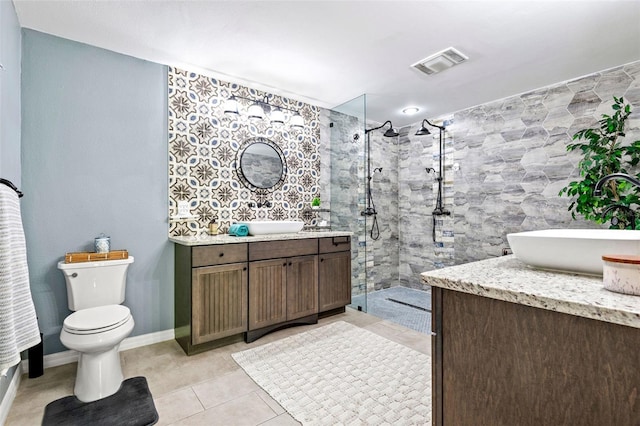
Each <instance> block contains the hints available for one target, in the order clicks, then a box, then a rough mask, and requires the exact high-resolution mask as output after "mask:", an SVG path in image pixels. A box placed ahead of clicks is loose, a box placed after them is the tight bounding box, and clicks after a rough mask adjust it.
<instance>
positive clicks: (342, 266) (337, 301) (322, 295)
mask: <svg viewBox="0 0 640 426" xmlns="http://www.w3.org/2000/svg"><path fill="white" fill-rule="evenodd" d="M318 275H319V278H318V281H319V282H318V287H319V290H318V292H319V296H318V297H319V299H320V302H319V303H320V304H319V311H320V312H324V311H328V310H331V309H336V308H341V307H343V306H346V305H348V304H350V303H351V252H349V251H344V252H339V253H323V254H321V255H320V266H319V274H318Z"/></svg>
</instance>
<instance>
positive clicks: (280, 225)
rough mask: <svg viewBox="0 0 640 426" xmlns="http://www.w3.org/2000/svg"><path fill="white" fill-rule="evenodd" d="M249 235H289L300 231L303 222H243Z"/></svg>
mask: <svg viewBox="0 0 640 426" xmlns="http://www.w3.org/2000/svg"><path fill="white" fill-rule="evenodd" d="M244 223H245V224H246V225H247V226H248V227H249V234H250V235H268V234H291V233H296V232H299V231H300V230H302V227H303V226H304V222H302V221H299V220H252V221H251V222H244Z"/></svg>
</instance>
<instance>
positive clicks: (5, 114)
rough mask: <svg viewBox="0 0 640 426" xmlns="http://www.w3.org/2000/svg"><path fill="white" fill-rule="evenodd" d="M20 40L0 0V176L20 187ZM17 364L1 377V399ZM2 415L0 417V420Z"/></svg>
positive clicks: (6, 6) (14, 22)
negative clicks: (0, 66)
mask: <svg viewBox="0 0 640 426" xmlns="http://www.w3.org/2000/svg"><path fill="white" fill-rule="evenodd" d="M20 42H21V32H20V24H19V23H18V17H17V15H16V11H15V9H14V7H13V2H10V1H0V64H1V65H2V69H0V177H2V178H5V179H9V180H10V181H12V182H13V183H15V184H16V186H18V187H21V180H20V52H21V50H20ZM15 371H16V367H12V368H11V369H10V370H9V371H8V372H7V375H6V376H2V377H0V401H1V400H4V397H5V395H6V393H7V389H8V388H9V384H10V383H11V380H12V379H13V376H14V374H15ZM2 420H3V419H0V423H1V422H2Z"/></svg>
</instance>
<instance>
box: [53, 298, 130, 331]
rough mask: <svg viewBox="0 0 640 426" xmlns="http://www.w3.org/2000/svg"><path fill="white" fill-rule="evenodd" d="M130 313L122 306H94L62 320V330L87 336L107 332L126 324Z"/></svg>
mask: <svg viewBox="0 0 640 426" xmlns="http://www.w3.org/2000/svg"><path fill="white" fill-rule="evenodd" d="M130 316H131V311H130V310H129V308H127V307H126V306H122V305H106V306H96V307H95V308H89V309H81V310H79V311H76V312H74V313H72V314H71V315H69V316H68V317H67V318H65V320H64V328H65V329H67V330H68V331H70V332H72V333H77V334H89V333H99V332H102V331H108V330H111V329H114V328H117V327H119V326H120V325H121V324H123V323H125V322H127V321H128V320H129V317H130Z"/></svg>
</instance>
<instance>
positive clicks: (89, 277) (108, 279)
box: [58, 256, 133, 311]
mask: <svg viewBox="0 0 640 426" xmlns="http://www.w3.org/2000/svg"><path fill="white" fill-rule="evenodd" d="M132 263H133V256H129V257H128V258H127V259H118V260H104V261H98V262H82V263H65V262H64V261H60V262H58V269H60V270H61V271H62V273H63V274H64V279H65V281H66V283H67V302H68V304H69V309H71V310H72V311H79V310H80V309H87V308H94V307H96V306H104V305H119V304H121V303H122V302H124V293H125V289H126V286H127V269H128V268H129V265H130V264H132Z"/></svg>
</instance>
